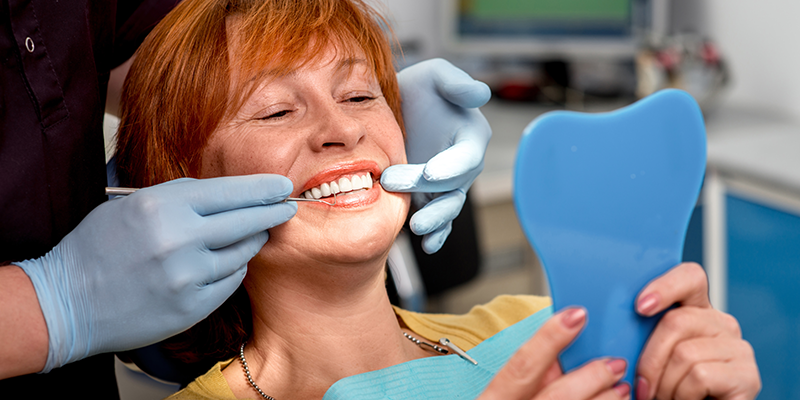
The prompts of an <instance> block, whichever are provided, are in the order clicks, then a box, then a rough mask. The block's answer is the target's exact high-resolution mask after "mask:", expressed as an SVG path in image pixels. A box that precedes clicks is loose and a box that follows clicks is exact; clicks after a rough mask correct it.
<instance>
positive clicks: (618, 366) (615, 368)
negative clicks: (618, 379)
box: [606, 358, 628, 375]
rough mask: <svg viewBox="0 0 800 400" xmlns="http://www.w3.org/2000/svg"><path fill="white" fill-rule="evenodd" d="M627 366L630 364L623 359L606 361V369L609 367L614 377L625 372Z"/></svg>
mask: <svg viewBox="0 0 800 400" xmlns="http://www.w3.org/2000/svg"><path fill="white" fill-rule="evenodd" d="M627 366H628V363H627V362H625V360H623V359H621V358H614V359H611V360H608V361H606V367H608V370H609V371H611V374H612V375H619V374H621V373H623V372H625V367H627Z"/></svg>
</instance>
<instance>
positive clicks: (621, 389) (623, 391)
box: [614, 383, 631, 398]
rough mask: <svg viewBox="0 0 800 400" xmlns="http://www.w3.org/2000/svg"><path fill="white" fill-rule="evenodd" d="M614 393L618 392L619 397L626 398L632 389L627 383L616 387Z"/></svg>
mask: <svg viewBox="0 0 800 400" xmlns="http://www.w3.org/2000/svg"><path fill="white" fill-rule="evenodd" d="M614 391H616V392H617V395H619V397H623V398H624V397H625V396H627V395H628V393H630V392H631V387H630V386H628V384H627V383H620V384H619V385H617V386H614Z"/></svg>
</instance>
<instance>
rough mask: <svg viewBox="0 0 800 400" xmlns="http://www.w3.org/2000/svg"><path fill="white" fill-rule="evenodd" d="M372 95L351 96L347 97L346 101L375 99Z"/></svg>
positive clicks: (357, 101) (356, 101) (359, 101)
mask: <svg viewBox="0 0 800 400" xmlns="http://www.w3.org/2000/svg"><path fill="white" fill-rule="evenodd" d="M375 99H376V97H373V96H353V97H349V98H348V99H347V100H346V101H347V102H350V103H363V102H365V101H370V100H375Z"/></svg>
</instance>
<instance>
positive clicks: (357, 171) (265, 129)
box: [201, 46, 409, 265]
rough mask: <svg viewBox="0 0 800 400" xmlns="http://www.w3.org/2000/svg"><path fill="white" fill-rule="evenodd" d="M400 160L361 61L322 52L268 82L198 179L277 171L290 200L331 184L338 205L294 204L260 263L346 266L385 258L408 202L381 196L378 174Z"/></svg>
mask: <svg viewBox="0 0 800 400" xmlns="http://www.w3.org/2000/svg"><path fill="white" fill-rule="evenodd" d="M405 162H406V156H405V148H404V142H403V136H402V133H401V131H400V128H399V126H398V124H397V121H396V120H395V118H394V114H393V113H392V110H391V109H390V108H389V106H388V105H387V103H386V101H385V99H384V98H383V95H382V93H381V88H380V86H379V84H378V81H377V79H376V78H375V76H374V73H373V72H372V71H371V69H370V67H369V64H368V63H367V61H366V59H365V58H363V57H362V56H359V57H356V58H355V59H349V58H347V59H346V58H343V57H342V56H340V55H338V54H337V53H336V51H335V49H334V47H333V46H329V48H328V50H327V52H326V53H325V54H324V55H323V56H321V57H320V58H319V60H316V61H314V62H310V63H308V65H307V66H305V67H302V68H299V69H297V70H296V71H294V72H292V73H290V74H287V75H283V76H271V77H270V78H268V80H267V81H266V82H265V83H263V84H262V85H261V86H260V87H259V88H258V90H256V91H255V92H254V94H253V95H252V96H251V97H250V98H249V99H248V100H247V101H246V102H245V104H244V106H243V107H242V108H241V109H240V110H239V111H238V112H237V113H236V115H235V116H234V117H233V118H232V119H231V120H229V121H224V122H223V123H222V124H221V125H220V127H219V128H218V129H217V130H216V131H215V132H214V133H213V134H212V135H211V138H210V140H209V142H208V145H207V146H206V147H205V148H204V150H203V153H202V167H201V177H204V178H208V177H215V176H226V175H246V174H256V173H271V174H280V175H284V176H287V177H288V178H289V179H291V181H292V183H293V184H294V191H293V192H292V197H300V196H303V195H304V193H306V192H310V193H312V194H317V195H322V196H324V195H326V194H329V192H330V191H331V190H333V191H335V190H336V186H338V189H339V190H340V191H341V192H340V193H339V194H337V196H336V205H335V206H328V205H325V204H321V203H312V202H302V203H298V211H297V215H296V216H295V217H294V218H293V219H291V220H290V221H289V222H287V223H285V224H283V225H280V226H278V227H275V228H273V229H271V230H270V238H269V241H268V242H267V244H266V245H265V246H264V248H262V250H261V252H260V253H259V255H260V257H257V260H262V261H266V262H269V263H271V264H278V265H287V263H288V265H294V264H296V263H298V262H303V261H304V260H305V261H321V262H324V263H338V264H341V263H344V264H353V263H362V262H368V261H372V260H377V259H380V258H381V257H383V256H385V254H386V253H387V252H388V249H389V247H390V246H391V243H392V242H393V240H394V238H395V236H396V235H397V233H398V232H399V230H400V228H401V227H402V225H403V222H404V221H405V217H406V213H407V212H408V206H409V196H408V195H406V194H400V193H390V192H386V191H384V190H383V188H381V186H380V184H379V178H380V174H381V172H382V171H383V170H384V169H386V168H387V167H388V166H390V165H394V164H402V163H405ZM365 176H366V177H368V178H367V179H366V180H365V179H363V177H365ZM353 177H358V178H356V179H353ZM356 181H359V182H356ZM364 181H366V183H365V182H364ZM348 183H349V184H351V185H353V184H355V185H356V186H357V187H363V188H361V189H358V188H356V189H351V188H348V187H347V186H348ZM323 200H327V201H330V202H332V201H333V197H330V198H327V199H326V198H323Z"/></svg>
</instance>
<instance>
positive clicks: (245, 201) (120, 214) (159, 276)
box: [15, 175, 297, 372]
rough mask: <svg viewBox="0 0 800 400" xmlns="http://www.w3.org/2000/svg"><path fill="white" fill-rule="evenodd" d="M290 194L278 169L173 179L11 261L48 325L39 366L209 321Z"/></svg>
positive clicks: (111, 204)
mask: <svg viewBox="0 0 800 400" xmlns="http://www.w3.org/2000/svg"><path fill="white" fill-rule="evenodd" d="M291 191H292V183H291V181H290V180H289V179H287V178H285V177H282V176H278V175H249V176H237V177H226V178H215V179H203V180H195V179H179V180H175V181H171V182H167V183H165V184H161V185H157V186H153V187H149V188H145V189H141V190H139V191H137V192H136V193H134V194H132V195H130V196H128V197H124V198H118V199H115V200H111V201H108V202H106V203H104V204H102V205H100V206H99V207H97V208H96V209H94V210H93V211H92V212H91V213H90V214H89V215H88V216H87V217H86V218H85V219H84V220H83V221H82V222H81V223H80V224H79V225H78V227H76V228H75V230H73V231H72V232H70V233H69V234H68V235H67V236H66V237H64V239H63V240H62V241H61V242H60V243H59V244H58V245H57V246H56V247H54V248H53V250H51V251H50V252H49V253H47V254H46V255H45V256H43V257H41V258H39V259H36V260H28V261H24V262H19V263H15V264H16V265H19V266H20V267H22V269H23V270H24V271H25V272H26V273H27V274H28V276H29V277H30V278H31V281H32V282H33V285H34V288H35V290H36V294H37V296H38V298H39V304H40V306H41V309H42V312H43V313H44V317H45V321H46V323H47V330H48V335H49V352H48V355H47V364H46V365H45V368H44V370H43V371H42V372H48V371H50V370H51V369H53V368H56V367H60V366H62V365H64V364H67V363H70V362H73V361H76V360H80V359H82V358H85V357H88V356H91V355H94V354H98V353H104V352H111V351H122V350H128V349H132V348H136V347H141V346H145V345H148V344H151V343H155V342H157V341H159V340H162V339H164V338H167V337H169V336H171V335H174V334H176V333H178V332H181V331H183V330H185V329H186V328H188V327H190V326H192V325H194V324H195V323H197V322H198V321H200V320H201V319H203V318H205V317H206V316H207V315H208V314H210V313H211V312H212V311H213V310H215V309H216V308H217V307H219V305H221V304H222V303H223V302H224V301H225V299H227V298H228V297H229V296H230V295H231V294H232V293H233V291H234V290H236V288H237V287H238V286H239V284H240V283H241V281H242V278H244V275H245V272H246V271H247V262H248V261H249V260H250V259H251V258H252V257H253V256H254V255H255V254H256V253H257V252H258V251H259V250H260V249H261V247H262V246H263V245H264V244H265V243H266V241H267V239H268V237H269V235H268V233H267V232H266V230H267V229H269V228H271V227H273V226H275V225H278V224H281V223H283V222H286V221H287V220H289V219H290V218H291V217H293V216H294V214H295V213H296V212H297V204H296V203H292V202H290V203H279V202H280V201H281V200H283V199H284V198H286V197H287V196H288V195H289V194H290V193H291ZM273 203H274V204H273Z"/></svg>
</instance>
